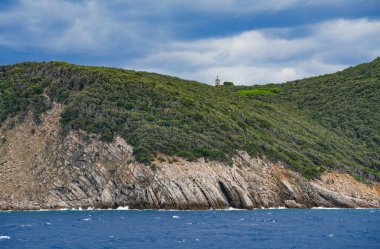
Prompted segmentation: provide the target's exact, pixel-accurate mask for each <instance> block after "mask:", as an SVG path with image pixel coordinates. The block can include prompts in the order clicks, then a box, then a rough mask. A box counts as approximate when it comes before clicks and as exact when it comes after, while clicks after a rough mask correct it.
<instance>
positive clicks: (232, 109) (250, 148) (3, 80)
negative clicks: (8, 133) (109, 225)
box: [0, 59, 380, 179]
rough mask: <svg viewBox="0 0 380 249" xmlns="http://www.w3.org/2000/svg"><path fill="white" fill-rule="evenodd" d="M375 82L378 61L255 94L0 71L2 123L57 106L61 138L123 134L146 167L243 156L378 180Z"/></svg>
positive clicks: (91, 70) (78, 73)
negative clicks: (161, 160)
mask: <svg viewBox="0 0 380 249" xmlns="http://www.w3.org/2000/svg"><path fill="white" fill-rule="evenodd" d="M379 78H380V59H377V60H375V61H373V62H371V63H368V64H363V65H359V66H358V67H355V68H350V69H347V70H344V71H342V72H339V73H336V74H331V75H325V76H320V77H314V78H310V79H305V80H301V81H294V82H288V83H285V84H282V85H274V84H271V85H266V86H254V87H235V86H229V87H213V86H209V85H205V84H200V83H198V82H193V81H185V80H181V79H179V78H175V77H169V76H164V75H159V74H154V73H146V72H136V71H130V70H122V69H114V68H103V67H85V66H77V65H72V64H68V63H61V62H49V63H20V64H16V65H11V66H1V67H0V122H3V121H5V120H7V119H9V118H14V117H18V120H19V119H20V117H23V116H25V113H26V112H28V111H31V112H32V113H33V114H34V118H35V121H36V122H37V123H38V122H39V115H40V114H41V113H42V112H44V111H45V110H47V109H49V108H50V107H51V106H52V103H53V102H59V103H63V104H64V105H65V109H64V111H63V112H62V114H61V120H60V122H61V125H62V134H63V135H65V134H67V132H68V131H69V130H71V129H82V130H85V131H88V132H91V133H96V134H99V135H100V138H101V140H103V141H106V142H110V141H112V140H113V138H114V137H115V136H116V135H119V136H121V137H123V138H124V139H126V141H127V142H128V143H130V144H131V145H132V146H133V148H134V155H135V157H136V159H137V160H139V161H141V162H144V163H146V164H147V165H152V164H151V162H152V160H153V159H154V158H155V157H156V156H157V152H160V153H163V154H166V155H168V156H170V157H172V158H175V156H181V157H184V158H186V159H188V160H195V159H197V158H199V157H205V158H206V159H212V160H219V161H225V162H228V163H231V158H232V157H233V156H234V155H236V153H237V151H239V150H244V151H247V152H248V153H249V154H250V155H252V156H265V157H267V158H269V159H270V160H273V161H282V162H284V163H286V164H288V165H289V166H290V167H291V168H293V169H294V170H297V171H299V172H301V173H302V174H303V175H304V176H306V177H309V178H313V177H317V176H318V175H319V174H320V173H321V172H323V171H324V170H325V169H326V168H335V169H340V170H344V171H347V172H350V173H352V174H354V175H356V176H360V177H366V178H371V179H379V178H380V174H379V170H380V163H379V162H380V159H379V157H380V151H379V148H380V146H379V144H380V135H379V131H380V127H379V124H380V117H379V111H378V110H377V108H378V106H380V103H379V100H380V96H379V94H380V90H379V89H380V87H379V84H380V82H379ZM173 160H174V159H173ZM173 160H169V162H173ZM151 167H153V168H156V167H154V166H151Z"/></svg>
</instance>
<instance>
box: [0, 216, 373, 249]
mask: <svg viewBox="0 0 380 249" xmlns="http://www.w3.org/2000/svg"><path fill="white" fill-rule="evenodd" d="M0 248H1V249H5V248H12V249H14V248H23V249H25V248H36V249H42V248H65V249H66V248H144V249H145V248H155V249H158V248H165V249H166V248H229V249H230V248H344V249H347V248H377V249H379V248H380V209H260V210H250V211H248V210H208V211H175V210H173V211H163V210H143V211H138V210H86V211H83V210H81V211H79V210H60V211H2V212H0Z"/></svg>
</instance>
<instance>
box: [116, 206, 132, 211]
mask: <svg viewBox="0 0 380 249" xmlns="http://www.w3.org/2000/svg"><path fill="white" fill-rule="evenodd" d="M116 210H129V207H128V206H125V207H121V206H120V207H117V208H116Z"/></svg>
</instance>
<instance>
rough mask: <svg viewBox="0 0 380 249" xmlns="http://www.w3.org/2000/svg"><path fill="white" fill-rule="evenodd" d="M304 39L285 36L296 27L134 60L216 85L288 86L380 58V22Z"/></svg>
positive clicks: (336, 26) (313, 28)
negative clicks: (216, 81)
mask: <svg viewBox="0 0 380 249" xmlns="http://www.w3.org/2000/svg"><path fill="white" fill-rule="evenodd" d="M305 28H306V29H307V30H308V31H309V32H307V35H305V36H304V37H297V38H284V37H287V36H284V34H285V33H287V32H292V30H291V29H273V30H270V29H266V30H255V31H248V32H244V33H242V34H239V35H236V36H233V37H227V38H220V39H206V40H198V41H193V42H173V43H170V44H167V45H165V46H162V47H160V48H157V50H158V51H157V52H156V53H154V54H151V55H149V56H147V57H146V58H144V59H139V60H136V61H134V62H131V65H135V66H138V67H139V68H140V69H143V70H145V69H147V70H151V71H157V72H161V73H166V74H171V75H179V76H182V77H184V78H190V79H196V80H199V81H202V82H209V83H212V82H213V78H214V77H215V75H216V74H219V75H221V76H222V77H223V80H229V81H234V82H236V83H239V84H252V83H265V82H284V81H287V80H293V79H297V78H303V77H307V76H312V75H318V74H324V73H330V72H335V71H337V70H340V69H343V68H345V67H348V66H351V64H349V62H350V61H355V63H357V61H358V60H359V61H362V62H364V61H368V60H372V59H374V58H375V57H377V56H379V55H380V21H370V20H367V19H359V20H332V21H328V22H323V23H320V24H316V25H310V26H307V27H305Z"/></svg>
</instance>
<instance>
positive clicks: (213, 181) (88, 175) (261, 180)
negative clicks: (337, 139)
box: [0, 105, 380, 210]
mask: <svg viewBox="0 0 380 249" xmlns="http://www.w3.org/2000/svg"><path fill="white" fill-rule="evenodd" d="M61 110H62V106H60V105H55V106H54V108H53V109H52V110H50V111H49V112H47V113H46V114H43V116H42V121H43V122H42V124H41V125H38V126H36V125H34V124H33V122H32V121H31V119H30V118H29V119H26V120H25V121H24V122H22V123H21V124H19V125H16V127H14V128H12V129H10V130H8V131H5V132H4V131H3V130H2V131H1V134H0V136H3V137H5V138H6V139H4V140H6V141H4V142H3V143H2V144H1V145H0V172H1V173H0V209H3V210H4V209H41V208H43V209H56V208H89V207H94V208H115V207H118V206H128V207H130V208H139V209H144V208H153V209H209V208H214V209H224V208H228V207H234V208H246V209H253V208H261V207H282V206H284V207H289V208H305V207H307V208H310V207H317V206H324V207H380V195H379V192H378V191H376V189H378V187H377V188H376V187H371V186H368V185H366V184H364V183H361V182H358V181H356V180H355V179H354V178H352V177H351V176H349V175H346V174H342V173H336V172H328V173H325V174H324V175H323V176H322V177H321V178H320V179H317V180H313V181H308V180H306V179H305V178H303V177H302V176H301V175H300V174H298V173H296V172H293V171H291V170H290V169H288V168H287V167H285V166H283V165H281V164H280V163H271V162H269V161H266V160H262V159H258V158H251V157H250V156H249V155H248V154H247V153H245V152H240V153H239V154H238V155H237V156H236V157H235V158H234V159H233V161H234V163H233V166H232V167H230V166H227V165H225V164H223V163H220V162H213V161H205V160H204V159H199V160H198V161H195V162H188V161H185V160H183V159H181V158H176V160H174V162H173V158H170V157H168V156H165V155H160V157H162V158H160V160H158V159H157V160H156V161H155V162H154V163H155V164H156V165H157V166H158V167H157V169H155V168H153V167H149V166H146V165H143V164H140V163H138V162H136V161H135V160H134V158H133V156H132V147H131V146H130V145H128V144H127V143H126V142H125V141H124V140H123V139H121V138H120V137H116V138H115V139H114V141H113V142H112V143H109V144H107V143H103V142H100V141H99V139H98V137H97V136H96V135H88V134H86V133H85V132H82V131H72V132H70V133H69V134H68V136H66V137H65V138H63V137H61V135H60V134H59V123H58V120H59V114H60V112H61Z"/></svg>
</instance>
